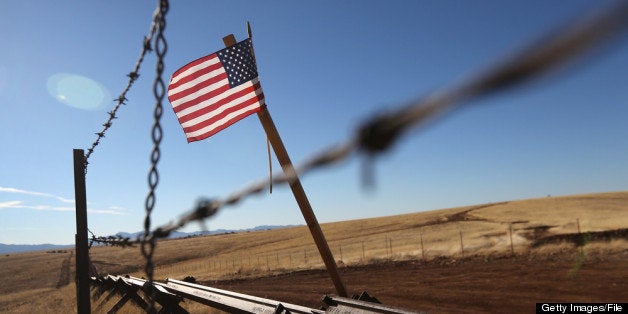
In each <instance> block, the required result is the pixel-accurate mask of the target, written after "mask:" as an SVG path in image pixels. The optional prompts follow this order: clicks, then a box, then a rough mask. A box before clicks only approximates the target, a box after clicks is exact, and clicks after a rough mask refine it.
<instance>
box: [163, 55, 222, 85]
mask: <svg viewBox="0 0 628 314" xmlns="http://www.w3.org/2000/svg"><path fill="white" fill-rule="evenodd" d="M220 68H222V64H221V63H220V61H219V62H217V63H214V64H210V65H208V66H206V67H204V68H200V69H197V70H196V71H194V72H192V73H190V74H188V75H186V76H183V77H180V78H178V77H177V76H173V79H172V80H175V79H178V80H177V81H176V82H175V83H172V84H170V85H169V86H168V90H173V89H175V88H177V87H179V86H181V85H183V84H186V83H189V82H191V81H193V80H195V79H197V78H199V77H201V76H203V75H205V74H208V73H210V72H211V71H215V70H218V69H220Z"/></svg>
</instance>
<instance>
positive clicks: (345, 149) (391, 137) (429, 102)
mask: <svg viewBox="0 0 628 314" xmlns="http://www.w3.org/2000/svg"><path fill="white" fill-rule="evenodd" d="M626 29H628V1H621V2H618V3H617V4H616V5H615V6H613V7H611V8H608V9H607V10H605V11H603V12H602V13H600V14H597V15H594V16H586V17H584V18H582V19H580V20H578V21H576V22H575V23H572V24H570V25H568V26H566V27H563V28H559V29H557V30H556V31H554V32H551V33H549V34H548V35H547V36H545V37H543V38H542V39H541V40H539V41H537V42H533V43H531V44H530V45H528V46H527V47H526V48H524V49H523V50H521V51H520V52H518V53H515V54H513V55H511V56H510V57H508V58H505V59H504V60H503V61H502V62H501V63H496V64H495V65H492V66H490V67H487V70H485V71H482V72H480V74H478V75H475V76H472V77H471V78H470V79H467V80H466V81H463V82H462V83H461V84H457V85H454V84H452V85H451V86H446V87H445V88H442V89H440V90H437V91H435V92H434V93H432V94H429V95H427V96H426V97H424V98H420V99H418V100H415V101H412V102H410V103H408V104H407V105H405V106H403V107H401V108H399V109H396V110H393V111H390V112H384V113H381V114H379V115H375V116H373V117H372V118H370V119H368V120H367V121H365V122H363V123H361V124H360V125H359V126H358V128H357V130H356V132H355V133H354V135H353V137H352V138H350V139H349V140H347V141H345V142H344V143H341V144H338V145H335V146H332V147H331V148H329V149H327V150H324V151H322V152H320V153H318V154H315V155H313V156H312V157H310V158H308V159H306V161H305V162H304V163H302V164H301V165H300V166H299V167H297V171H296V173H294V174H292V175H291V176H289V175H286V174H284V173H281V174H277V175H273V176H272V179H262V180H260V181H257V182H255V183H253V184H250V185H248V186H246V187H244V188H243V189H241V190H238V191H236V192H233V193H231V194H230V195H229V196H227V197H226V198H224V199H209V198H201V199H199V200H198V201H197V202H196V204H195V207H194V209H193V210H191V211H189V212H188V213H185V214H183V215H182V216H181V217H180V218H179V219H178V220H176V221H173V222H170V223H168V224H165V225H163V226H160V227H158V228H156V229H155V230H154V231H153V232H152V234H151V237H153V238H165V237H168V235H169V234H170V233H171V232H173V231H175V230H178V229H179V228H181V227H183V226H185V225H186V224H188V223H190V222H194V221H201V222H202V221H203V220H204V219H206V218H208V217H211V216H213V215H214V214H216V213H217V212H218V211H219V210H220V209H222V208H224V207H227V206H233V205H235V204H237V203H238V202H240V201H241V200H243V199H245V198H247V197H250V196H252V195H254V194H258V193H260V192H262V191H264V190H266V189H267V188H268V187H270V186H271V185H278V184H285V183H289V182H290V181H291V180H293V179H295V178H296V175H297V174H305V173H307V172H310V171H312V170H314V169H318V168H323V167H328V166H331V165H335V164H338V163H340V162H342V161H344V160H346V159H348V158H349V157H351V156H352V155H354V154H357V153H362V154H365V155H367V156H368V157H369V160H372V159H373V157H375V156H377V155H379V154H381V153H383V152H385V151H387V150H389V149H390V148H391V147H393V145H394V144H395V142H396V141H397V140H398V139H399V138H401V136H402V135H404V134H407V133H408V132H409V131H410V130H412V129H415V128H417V127H419V126H421V125H423V124H425V122H427V121H429V120H430V119H434V118H436V117H438V116H442V115H444V114H445V113H447V112H451V111H452V110H453V109H456V108H459V107H461V106H463V105H465V104H469V103H470V101H471V100H475V99H478V98H480V97H482V96H488V95H491V94H494V93H497V92H501V91H504V90H507V89H508V88H512V87H515V86H518V85H522V84H523V83H525V82H527V81H531V80H532V79H535V78H538V77H540V76H541V75H543V74H546V73H548V72H549V71H550V70H556V69H557V68H558V67H559V66H561V65H565V64H566V63H567V62H569V61H576V60H575V59H576V57H579V56H582V55H583V54H585V53H586V52H590V51H591V50H593V48H599V46H601V44H603V43H605V42H606V43H607V42H610V41H611V39H614V38H617V37H619V35H620V34H621V33H622V32H624V31H626Z"/></svg>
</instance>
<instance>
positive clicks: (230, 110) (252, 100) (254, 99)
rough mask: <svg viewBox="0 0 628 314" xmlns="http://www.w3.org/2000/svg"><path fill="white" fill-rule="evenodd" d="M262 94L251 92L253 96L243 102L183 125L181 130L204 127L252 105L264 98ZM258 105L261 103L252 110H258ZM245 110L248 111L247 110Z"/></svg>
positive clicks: (188, 130)
mask: <svg viewBox="0 0 628 314" xmlns="http://www.w3.org/2000/svg"><path fill="white" fill-rule="evenodd" d="M263 95H264V94H261V95H255V94H252V95H251V96H253V97H251V98H249V99H247V100H245V101H244V102H242V103H239V104H237V105H235V106H231V107H229V108H227V109H225V111H223V112H221V113H220V114H218V115H216V116H213V117H211V118H209V119H207V120H203V121H201V122H199V123H197V124H194V125H191V126H189V127H185V128H183V131H185V133H191V132H195V131H198V130H200V129H202V128H204V127H207V126H210V125H212V124H214V123H216V122H218V121H220V120H221V119H224V118H225V117H226V116H228V115H229V114H230V113H233V112H236V111H238V110H240V109H244V108H246V107H248V106H250V105H252V104H254V103H256V102H261V101H263V99H264V96H263ZM260 107H261V105H260V106H258V107H256V108H253V109H254V110H253V112H256V111H258V110H259V109H260ZM247 112H248V111H247ZM249 114H250V113H249ZM238 116H240V115H238ZM228 121H233V122H235V121H237V120H235V121H234V120H233V118H232V119H230V120H228ZM233 122H231V123H229V122H224V123H222V124H220V125H226V126H229V125H231V124H232V123H233ZM217 127H218V126H216V127H214V128H217ZM212 129H213V128H212Z"/></svg>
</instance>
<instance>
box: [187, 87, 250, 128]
mask: <svg viewBox="0 0 628 314" xmlns="http://www.w3.org/2000/svg"><path fill="white" fill-rule="evenodd" d="M259 88H260V84H259V82H258V83H256V84H254V85H252V86H250V87H247V88H245V89H243V90H241V91H239V92H237V93H233V94H231V95H229V96H227V97H225V98H223V99H221V100H219V101H217V102H215V103H212V104H210V105H208V106H206V107H203V108H200V109H198V110H196V111H192V112H190V113H188V114H186V115H183V116H180V117H179V122H180V123H183V122H188V121H190V120H192V119H194V118H198V117H200V116H202V115H204V114H206V113H209V112H211V111H214V110H218V109H219V108H220V107H222V106H223V105H225V104H228V103H229V102H231V101H234V100H236V99H238V98H245V97H246V95H247V94H254V93H255V90H257V89H259ZM199 103H200V101H199Z"/></svg>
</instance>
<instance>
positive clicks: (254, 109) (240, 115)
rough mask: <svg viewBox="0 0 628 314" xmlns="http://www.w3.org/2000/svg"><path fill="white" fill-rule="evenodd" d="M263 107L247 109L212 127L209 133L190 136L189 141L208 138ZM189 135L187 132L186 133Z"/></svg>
mask: <svg viewBox="0 0 628 314" xmlns="http://www.w3.org/2000/svg"><path fill="white" fill-rule="evenodd" d="M260 109H261V107H257V108H253V109H251V110H248V111H245V112H243V113H242V114H239V115H237V116H235V117H233V118H232V119H230V120H228V121H227V122H225V123H224V124H221V125H219V126H217V127H215V128H213V129H211V130H210V131H208V132H207V133H203V134H201V135H197V136H192V137H188V138H187V140H188V143H191V142H194V141H200V140H203V139H206V138H208V137H210V136H212V135H214V134H216V133H218V132H220V131H222V130H224V129H226V128H227V127H229V126H230V125H232V124H234V123H236V122H238V121H240V120H242V119H243V118H245V117H246V116H248V115H250V114H253V113H255V112H258V111H259V110H260ZM186 136H187V134H186Z"/></svg>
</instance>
